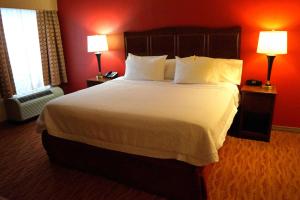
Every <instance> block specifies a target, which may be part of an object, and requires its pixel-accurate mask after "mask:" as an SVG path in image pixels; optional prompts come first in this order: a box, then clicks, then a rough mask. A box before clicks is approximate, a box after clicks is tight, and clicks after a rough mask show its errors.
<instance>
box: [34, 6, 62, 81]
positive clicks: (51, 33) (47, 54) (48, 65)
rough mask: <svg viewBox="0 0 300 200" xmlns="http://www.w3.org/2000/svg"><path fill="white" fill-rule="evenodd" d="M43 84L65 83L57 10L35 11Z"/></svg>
mask: <svg viewBox="0 0 300 200" xmlns="http://www.w3.org/2000/svg"><path fill="white" fill-rule="evenodd" d="M37 24H38V31H39V40H40V50H41V58H42V68H43V77H44V84H45V85H60V84H61V83H66V82H67V81H68V80H67V74H66V67H65V59H64V54H63V47H62V40H61V34H60V28H59V21H58V16H57V11H37Z"/></svg>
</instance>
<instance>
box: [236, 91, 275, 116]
mask: <svg viewBox="0 0 300 200" xmlns="http://www.w3.org/2000/svg"><path fill="white" fill-rule="evenodd" d="M242 98H243V100H242V107H243V109H245V110H248V111H252V112H260V113H267V112H272V110H273V106H274V96H273V95H266V94H260V93H244V94H243V96H242Z"/></svg>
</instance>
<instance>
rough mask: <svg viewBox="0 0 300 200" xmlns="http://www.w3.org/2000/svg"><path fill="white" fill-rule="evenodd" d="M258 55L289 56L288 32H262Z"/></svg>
mask: <svg viewBox="0 0 300 200" xmlns="http://www.w3.org/2000/svg"><path fill="white" fill-rule="evenodd" d="M257 53H262V54H266V55H269V56H274V55H278V54H287V31H261V32H260V33H259V39H258V45H257Z"/></svg>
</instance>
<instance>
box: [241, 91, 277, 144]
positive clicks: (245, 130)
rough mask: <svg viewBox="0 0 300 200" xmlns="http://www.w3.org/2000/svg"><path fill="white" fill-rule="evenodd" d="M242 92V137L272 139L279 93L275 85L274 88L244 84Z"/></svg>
mask: <svg viewBox="0 0 300 200" xmlns="http://www.w3.org/2000/svg"><path fill="white" fill-rule="evenodd" d="M241 93H242V97H241V104H240V106H241V113H240V114H241V115H240V124H239V135H240V137H243V138H248V139H254V140H263V141H270V135H271V128H272V119H273V110H274V104H275V97H276V94H277V91H276V88H275V86H273V87H272V89H266V88H263V87H260V86H243V87H242V89H241Z"/></svg>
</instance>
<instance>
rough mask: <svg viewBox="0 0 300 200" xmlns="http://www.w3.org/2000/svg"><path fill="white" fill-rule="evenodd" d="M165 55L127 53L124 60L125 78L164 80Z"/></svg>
mask: <svg viewBox="0 0 300 200" xmlns="http://www.w3.org/2000/svg"><path fill="white" fill-rule="evenodd" d="M166 58H167V56H166V55H164V56H135V55H133V54H130V53H129V54H128V57H127V59H126V61H125V64H126V69H125V75H124V77H125V79H129V80H152V81H161V80H164V73H165V63H166Z"/></svg>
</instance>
